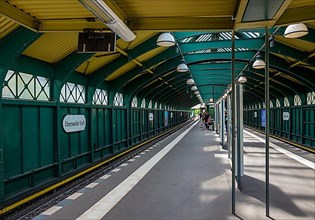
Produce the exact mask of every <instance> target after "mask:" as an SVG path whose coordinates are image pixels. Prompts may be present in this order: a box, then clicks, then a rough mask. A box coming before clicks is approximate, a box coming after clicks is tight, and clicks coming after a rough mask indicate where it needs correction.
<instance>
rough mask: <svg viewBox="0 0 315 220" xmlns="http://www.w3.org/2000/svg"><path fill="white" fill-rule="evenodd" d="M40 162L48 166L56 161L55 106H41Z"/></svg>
mask: <svg viewBox="0 0 315 220" xmlns="http://www.w3.org/2000/svg"><path fill="white" fill-rule="evenodd" d="M39 123H40V129H39V131H40V133H39V134H38V135H39V138H40V148H41V150H40V153H41V154H40V160H41V161H40V164H41V166H46V165H49V164H52V163H54V162H55V153H54V152H55V151H54V148H55V147H54V146H55V139H54V135H55V129H54V108H53V107H40V120H39Z"/></svg>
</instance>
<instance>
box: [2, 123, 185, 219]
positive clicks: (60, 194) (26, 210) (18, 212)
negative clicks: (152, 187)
mask: <svg viewBox="0 0 315 220" xmlns="http://www.w3.org/2000/svg"><path fill="white" fill-rule="evenodd" d="M190 123H191V121H187V122H185V123H183V124H180V125H178V126H177V127H175V128H174V129H172V130H169V131H167V132H165V134H162V135H160V136H158V137H156V138H154V137H153V138H152V139H151V140H150V141H148V142H147V143H145V144H144V145H140V146H139V147H138V148H136V149H134V150H132V151H130V152H128V153H126V154H123V155H122V156H120V157H118V158H117V159H115V160H113V161H110V162H108V163H106V164H104V165H102V166H101V167H99V168H97V169H95V170H93V171H91V172H89V173H87V174H85V175H83V176H81V177H79V178H77V179H74V180H73V181H71V182H69V183H66V184H64V185H62V186H60V187H58V188H56V189H54V190H53V191H50V192H48V193H46V194H44V195H42V196H40V197H38V198H36V199H34V200H32V201H30V202H27V203H25V204H23V205H21V206H19V207H17V208H15V209H13V210H11V211H8V212H6V213H4V214H3V215H2V216H0V219H5V220H17V219H21V220H27V219H33V218H34V217H36V216H37V215H39V214H41V213H42V212H44V211H45V210H47V209H49V208H50V207H52V206H54V205H56V204H58V203H59V202H60V201H62V200H64V199H65V198H67V197H68V196H70V195H72V194H73V193H75V192H77V191H78V190H80V189H82V188H84V187H85V186H86V185H88V184H90V183H92V182H94V181H95V180H97V179H98V178H100V177H101V176H103V175H105V174H106V173H108V172H110V171H111V170H113V169H115V168H116V167H118V166H120V165H121V164H123V163H125V162H126V161H128V160H129V159H130V158H132V157H134V156H136V155H137V154H139V153H141V152H142V151H144V150H146V149H147V148H149V147H151V146H152V145H154V144H155V143H157V142H159V141H161V140H162V139H164V138H166V137H167V136H170V135H171V134H173V133H175V132H176V131H178V130H180V129H181V128H183V127H185V126H186V125H188V124H190Z"/></svg>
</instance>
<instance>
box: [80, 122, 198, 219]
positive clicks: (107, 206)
mask: <svg viewBox="0 0 315 220" xmlns="http://www.w3.org/2000/svg"><path fill="white" fill-rule="evenodd" d="M197 123H198V122H195V123H194V124H193V125H191V126H190V127H189V128H188V129H187V130H185V131H184V132H183V133H181V134H180V135H179V136H178V137H177V138H175V139H174V140H173V141H172V142H171V143H169V144H168V145H167V146H165V147H164V148H163V149H162V150H161V151H160V152H158V153H157V154H156V155H154V156H153V157H152V158H151V159H150V160H148V161H147V162H146V163H145V164H143V165H142V166H141V167H139V168H138V169H137V170H136V171H135V172H133V173H132V174H131V175H130V176H129V177H128V178H127V179H125V180H124V181H123V182H121V183H120V184H119V185H118V186H116V188H114V189H113V190H112V191H111V192H109V193H108V194H107V195H106V196H104V197H103V198H102V199H101V200H99V201H98V202H97V203H95V204H94V205H93V206H92V207H91V208H89V209H88V210H87V211H86V212H84V213H83V214H82V215H81V216H80V217H79V218H77V219H78V220H87V219H91V220H92V219H93V220H95V219H101V218H102V217H103V216H105V215H106V214H107V213H108V212H109V211H110V210H111V209H112V208H113V207H114V206H115V205H116V204H117V203H118V202H119V201H120V200H121V199H122V198H123V197H124V196H125V195H126V194H127V193H128V192H129V191H130V190H131V189H132V188H133V187H134V186H135V185H136V184H137V183H138V182H139V181H140V180H141V179H142V178H143V177H144V176H145V175H146V174H147V173H148V172H149V171H150V170H151V169H152V167H154V166H155V165H156V164H157V163H158V162H159V161H160V160H161V159H162V158H163V157H164V156H165V155H166V154H167V153H168V152H169V151H170V150H171V149H172V148H173V147H174V146H175V145H176V144H177V143H178V142H179V141H180V140H181V139H182V138H183V137H184V136H185V135H186V134H187V133H188V132H189V131H190V130H191V129H192V128H193V127H194V126H195V125H196V124H197Z"/></svg>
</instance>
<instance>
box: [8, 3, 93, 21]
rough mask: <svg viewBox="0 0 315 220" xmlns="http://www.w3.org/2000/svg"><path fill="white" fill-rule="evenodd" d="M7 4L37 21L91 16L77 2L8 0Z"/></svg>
mask: <svg viewBox="0 0 315 220" xmlns="http://www.w3.org/2000/svg"><path fill="white" fill-rule="evenodd" d="M9 3H10V4H11V5H14V6H15V7H17V8H18V9H23V11H24V12H26V13H28V14H30V15H32V16H34V17H36V18H37V19H65V18H71V19H73V18H85V17H91V16H92V14H91V13H90V12H89V11H88V10H86V9H85V8H84V7H82V5H81V4H80V2H79V1H77V0H54V1H51V0H27V1H25V0H9Z"/></svg>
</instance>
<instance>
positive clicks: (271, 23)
mask: <svg viewBox="0 0 315 220" xmlns="http://www.w3.org/2000/svg"><path fill="white" fill-rule="evenodd" d="M291 1H292V0H285V1H284V2H283V4H282V5H281V7H280V8H279V9H278V11H277V13H276V14H275V15H274V16H273V18H272V20H264V21H254V22H244V23H243V22H242V19H243V16H244V13H245V11H246V7H247V4H248V0H241V1H240V3H239V7H238V11H237V14H236V18H235V24H234V29H235V30H238V29H246V28H261V27H273V26H275V24H276V23H277V22H278V20H279V18H280V17H281V15H282V14H283V13H284V12H285V11H286V9H287V8H288V6H289V5H290V3H291Z"/></svg>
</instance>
